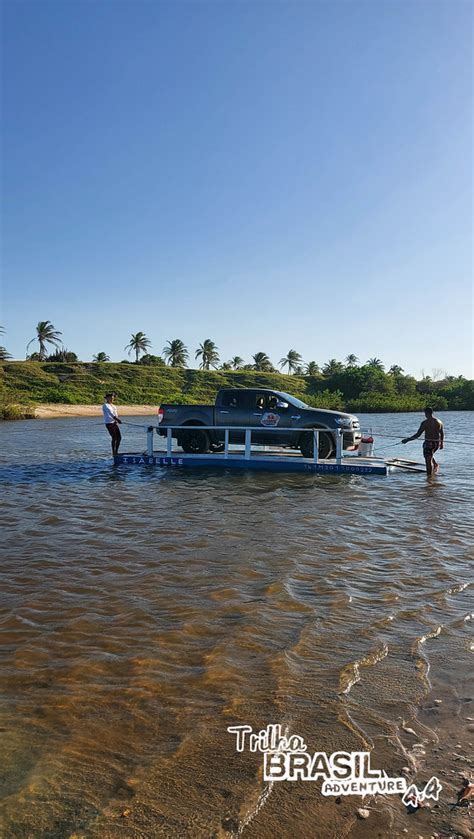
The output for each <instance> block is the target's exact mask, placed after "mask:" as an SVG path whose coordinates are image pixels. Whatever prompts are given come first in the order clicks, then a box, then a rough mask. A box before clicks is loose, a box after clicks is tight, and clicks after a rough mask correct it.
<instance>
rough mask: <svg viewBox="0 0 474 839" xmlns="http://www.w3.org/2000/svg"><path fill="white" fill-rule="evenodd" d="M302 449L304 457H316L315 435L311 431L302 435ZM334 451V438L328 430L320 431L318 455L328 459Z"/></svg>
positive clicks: (320, 457)
mask: <svg viewBox="0 0 474 839" xmlns="http://www.w3.org/2000/svg"><path fill="white" fill-rule="evenodd" d="M300 451H301V454H302V455H303V457H314V437H313V435H312V434H310V433H309V432H306V433H305V434H302V435H301V442H300ZM333 451H334V440H333V438H332V435H331V434H328V433H327V432H326V431H321V432H320V433H319V447H318V457H319V459H320V460H327V458H328V457H331V455H332V453H333Z"/></svg>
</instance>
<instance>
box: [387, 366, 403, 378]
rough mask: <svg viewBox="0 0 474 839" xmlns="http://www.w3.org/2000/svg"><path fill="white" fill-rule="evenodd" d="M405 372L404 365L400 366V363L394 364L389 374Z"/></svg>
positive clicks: (395, 374) (394, 374)
mask: <svg viewBox="0 0 474 839" xmlns="http://www.w3.org/2000/svg"><path fill="white" fill-rule="evenodd" d="M402 373H403V367H400V365H399V364H392V366H391V368H390V370H389V371H388V375H389V376H401V374H402Z"/></svg>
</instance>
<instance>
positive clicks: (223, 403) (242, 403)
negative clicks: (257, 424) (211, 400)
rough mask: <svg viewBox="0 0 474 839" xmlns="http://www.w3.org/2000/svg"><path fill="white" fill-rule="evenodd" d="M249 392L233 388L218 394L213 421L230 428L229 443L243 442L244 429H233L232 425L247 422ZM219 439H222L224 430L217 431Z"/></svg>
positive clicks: (241, 424)
mask: <svg viewBox="0 0 474 839" xmlns="http://www.w3.org/2000/svg"><path fill="white" fill-rule="evenodd" d="M249 408H250V401H249V393H248V391H247V390H243V389H242V388H240V389H239V388H236V389H235V390H223V391H221V392H220V393H219V394H218V398H217V402H216V409H215V423H216V425H223V426H227V427H229V428H230V436H229V440H230V442H231V443H245V431H240V430H238V431H233V430H232V428H233V427H234V426H245V427H247V426H248V424H249ZM218 438H219V440H224V432H223V431H222V432H218Z"/></svg>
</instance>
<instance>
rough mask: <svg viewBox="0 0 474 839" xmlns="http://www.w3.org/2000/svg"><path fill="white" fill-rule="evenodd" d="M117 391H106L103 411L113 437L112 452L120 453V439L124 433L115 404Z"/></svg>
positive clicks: (108, 429) (107, 426) (107, 427)
mask: <svg viewBox="0 0 474 839" xmlns="http://www.w3.org/2000/svg"><path fill="white" fill-rule="evenodd" d="M114 401H115V393H106V394H105V402H104V404H103V405H102V413H103V414H104V421H105V427H106V429H107V431H108V432H109V434H110V436H111V437H112V454H113V455H116V454H118V450H119V446H120V441H121V439H122V435H121V433H120V428H119V424H120V423H121V422H122V420H120V419H119V418H118V413H117V408H116V407H115V405H114Z"/></svg>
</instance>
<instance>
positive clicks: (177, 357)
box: [163, 338, 189, 367]
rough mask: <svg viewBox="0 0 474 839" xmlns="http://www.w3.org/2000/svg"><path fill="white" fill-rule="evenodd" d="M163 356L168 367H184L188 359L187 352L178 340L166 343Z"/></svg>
mask: <svg viewBox="0 0 474 839" xmlns="http://www.w3.org/2000/svg"><path fill="white" fill-rule="evenodd" d="M163 355H164V357H165V358H166V361H167V362H168V364H169V365H170V367H186V362H187V360H188V358H189V353H188V350H187V348H186V347H185V346H184V344H183V342H182V341H181V339H180V338H174V339H173V340H172V341H168V342H167V344H166V347H163Z"/></svg>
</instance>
